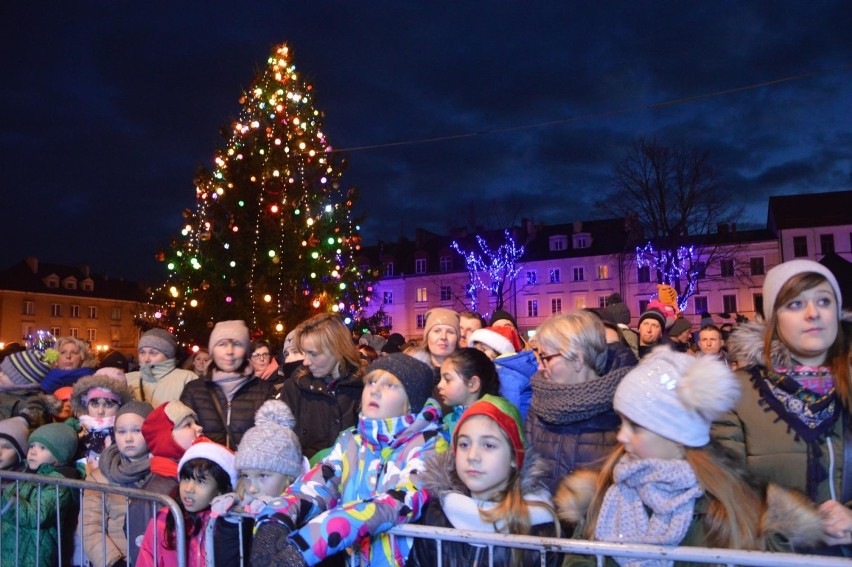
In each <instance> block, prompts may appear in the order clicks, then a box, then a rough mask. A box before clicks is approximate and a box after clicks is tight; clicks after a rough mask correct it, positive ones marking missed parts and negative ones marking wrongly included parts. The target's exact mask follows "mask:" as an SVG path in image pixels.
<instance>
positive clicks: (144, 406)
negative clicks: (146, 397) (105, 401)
mask: <svg viewBox="0 0 852 567" xmlns="http://www.w3.org/2000/svg"><path fill="white" fill-rule="evenodd" d="M152 411H154V408H153V407H152V406H151V404H149V403H148V402H140V401H139V400H130V401H129V402H127V403H126V404H124V405H123V406H121V407H120V408H118V411H117V412H116V414H115V419H116V420H118V418H119V417H121V416H122V415H124V414H126V413H133V414H136V415H138V416H140V417H141V418H142V419H145V418H146V417H148V415H149V414H150V413H151V412H152Z"/></svg>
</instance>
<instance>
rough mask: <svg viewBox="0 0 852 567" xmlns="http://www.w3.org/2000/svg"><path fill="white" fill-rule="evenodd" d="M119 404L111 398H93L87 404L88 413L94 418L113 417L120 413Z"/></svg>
mask: <svg viewBox="0 0 852 567" xmlns="http://www.w3.org/2000/svg"><path fill="white" fill-rule="evenodd" d="M118 407H119V406H118V402H116V401H115V400H112V399H110V398H91V399H90V400H89V401H87V402H86V413H88V414H89V415H90V416H92V417H112V416H114V415H115V414H116V413H118Z"/></svg>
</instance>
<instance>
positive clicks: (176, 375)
mask: <svg viewBox="0 0 852 567" xmlns="http://www.w3.org/2000/svg"><path fill="white" fill-rule="evenodd" d="M196 379H198V376H197V375H196V374H195V372H192V371H190V370H184V369H183V368H175V369H174V370H172V371H171V372H169V373H168V374H166V375H165V376H163V377H162V378H161V379H159V380H145V379H144V378H142V373H141V372H139V371H136V372H129V373H128V374H127V385H128V386H130V387H131V388H132V389H133V397H134V398H136V399H137V400H139V401H143V402H148V403H149V404H151V405H152V406H153V407H155V408H156V407H157V406H159V405H160V404H162V403H165V402H174V401H176V400H179V399H180V395H181V394H182V393H183V387H184V386H185V385H186V384H187V383H188V382H191V381H192V380H196ZM140 388H141V389H140ZM143 394H144V396H143Z"/></svg>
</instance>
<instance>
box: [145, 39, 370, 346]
mask: <svg viewBox="0 0 852 567" xmlns="http://www.w3.org/2000/svg"><path fill="white" fill-rule="evenodd" d="M240 104H241V105H242V108H241V110H240V113H239V115H238V117H237V118H236V120H234V122H233V124H232V125H231V126H230V128H228V129H227V132H226V133H225V138H226V142H225V144H224V145H223V146H222V147H221V148H220V149H219V151H217V153H216V155H215V158H214V160H213V161H214V163H215V165H214V168H213V169H212V170H209V171H201V172H199V174H198V175H197V176H196V179H195V185H196V199H197V204H196V207H195V210H189V209H187V210H185V211H184V221H185V222H184V226H183V227H182V230H181V232H180V235H179V236H178V237H177V238H175V239H173V241H172V244H171V247H170V249H169V250H168V251H164V252H161V253H160V254H159V259H161V260H162V261H163V262H164V263H165V265H166V267H167V269H168V279H167V281H166V283H165V285H163V286H162V287H161V288H160V289H158V290H155V291H154V292H153V295H152V303H153V304H155V305H157V306H158V308H157V309H156V311H155V312H153V313H149V314H145V315H143V317H142V319H146V318H147V319H148V323H149V324H150V323H154V324H159V325H160V326H165V327H169V328H171V329H173V331H174V332H175V334H176V335H177V336H178V338H179V339H180V340H181V342H184V343H199V342H202V343H203V342H204V341H206V339H207V335H208V334H209V331H210V328H211V327H212V326H213V324H214V323H215V322H216V321H220V320H225V319H244V320H245V321H246V322H247V323H248V325H249V328H250V329H252V335H253V337H254V338H261V337H262V338H266V339H273V342H276V341H275V339H276V337H283V335H284V334H286V333H287V332H289V330H290V329H292V328H293V326H294V325H296V324H297V323H299V322H300V321H303V320H304V319H306V318H308V317H310V316H311V315H312V314H315V313H318V312H321V311H333V312H336V313H340V315H341V317H342V318H343V320H344V321H346V322H347V323H349V322H351V321H352V320H354V319H355V318H356V317H357V316H359V315H361V312H362V310H363V307H364V306H365V302H366V301H369V297H368V290H369V287H368V286H369V283H368V282H367V281H366V280H365V278H364V276H366V274H364V275H362V274H361V273H359V269H358V266H356V265H355V262H354V261H353V256H354V254H357V251H358V250H360V236H359V235H358V230H359V227H358V226H357V224H356V221H355V220H354V219H353V213H352V206H353V203H354V200H355V198H356V190H355V189H350V190H348V191H346V190H343V189H342V188H341V184H340V178H341V171H342V168H343V163H342V159H341V158H340V157H339V155H338V154H336V153H334V152H333V150H332V147H331V144H330V143H329V141H328V139H327V138H326V135H325V133H324V132H323V129H322V119H323V117H324V114H323V112H321V111H320V110H319V109H317V107H316V106H315V104H314V90H313V86H312V85H311V84H310V82H308V81H306V80H304V79H303V78H302V76H301V75H300V74H299V73H298V72H297V71H296V67H295V66H294V65H293V62H292V59H291V54H290V50H289V48H288V47H287V46H286V45H281V46H278V47H275V48H274V49H273V50H272V53H271V55H270V56H269V59H268V61H267V65H266V66H265V67H264V68H262V69H260V70H259V71H258V74H257V75H256V77H255V79H254V81H253V83H252V85H251V87H250V88H249V89H248V90H247V91H246V92H245V93H243V95H242V97H241V98H240ZM152 317H153V319H152Z"/></svg>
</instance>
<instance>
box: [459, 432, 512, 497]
mask: <svg viewBox="0 0 852 567" xmlns="http://www.w3.org/2000/svg"><path fill="white" fill-rule="evenodd" d="M514 460H515V459H514V456H513V454H512V446H511V444H510V443H509V440H508V439H507V438H506V434H505V433H503V430H502V429H500V427H499V426H498V425H497V424H496V423H495V422H494V420H493V419H491V418H490V417H487V416H484V415H475V416H473V417H469V418H468V419H466V420H465V421H464V422H463V423H462V424H461V427H460V428H459V430H458V436H457V441H456V474H458V475H459V478H460V479H461V481H462V482H463V483H464V485H465V486H467V488H468V489H469V490H470V495H471V496H472V497H474V498H478V499H479V500H491V499H493V498H495V497H496V496H497V494H498V493H499V492H500V491H502V490H504V489H505V487H506V485H507V483H508V482H509V478H510V477H511V475H512V471H513V468H512V467H513V463H514Z"/></svg>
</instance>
